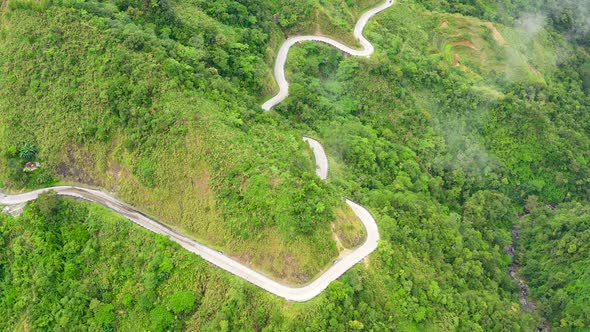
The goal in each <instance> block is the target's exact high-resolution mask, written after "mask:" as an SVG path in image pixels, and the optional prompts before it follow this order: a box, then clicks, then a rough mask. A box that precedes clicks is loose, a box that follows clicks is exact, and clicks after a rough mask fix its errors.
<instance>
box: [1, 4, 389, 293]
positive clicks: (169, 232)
mask: <svg viewBox="0 0 590 332" xmlns="http://www.w3.org/2000/svg"><path fill="white" fill-rule="evenodd" d="M391 5H393V0H387V1H386V2H385V3H384V4H382V5H380V6H378V7H376V8H373V9H371V10H369V11H367V12H366V13H364V14H363V15H362V16H361V18H360V19H359V21H358V22H357V24H356V26H355V28H354V36H355V37H356V38H358V39H359V41H360V43H361V45H362V46H363V49H361V50H355V49H352V48H350V47H348V46H346V45H344V44H341V43H340V42H337V41H335V40H333V39H330V38H326V37H322V36H299V37H293V38H289V39H287V41H285V43H284V44H283V45H282V46H281V49H280V50H279V54H278V56H277V60H276V64H275V78H276V80H277V82H278V84H279V87H280V91H279V93H278V94H277V95H276V96H274V97H273V98H272V99H270V100H269V101H267V102H266V103H264V105H262V108H264V109H266V110H269V109H271V108H272V107H274V106H276V105H277V104H278V103H280V102H281V101H283V100H284V99H285V98H286V97H287V96H288V95H289V83H288V82H287V80H286V78H285V70H284V68H285V62H286V60H287V54H288V52H289V48H291V46H293V45H294V44H296V43H299V42H302V41H319V42H323V43H326V44H329V45H332V46H334V47H336V48H338V49H340V50H341V51H343V52H345V53H348V54H351V55H356V56H369V55H371V54H372V53H373V50H374V49H373V45H372V44H371V43H370V42H369V41H368V40H367V39H366V38H365V37H364V36H363V34H362V32H363V29H364V27H365V25H366V24H367V22H368V21H369V19H370V18H371V17H373V16H374V15H375V14H377V13H379V12H380V11H382V10H384V9H386V8H388V7H390V6H391ZM304 140H305V141H306V142H307V143H308V144H309V145H310V147H311V148H312V150H313V152H314V156H315V160H316V164H317V174H318V176H319V177H320V178H321V179H322V180H325V179H327V177H328V158H327V157H326V153H325V151H324V148H323V147H322V145H321V144H320V143H319V142H318V141H316V140H314V139H312V138H309V137H304ZM48 191H55V192H56V193H57V194H58V195H62V196H70V197H75V198H80V199H84V200H87V201H91V202H95V203H99V204H101V205H104V206H106V207H107V208H109V209H111V210H113V211H115V212H117V213H119V214H121V215H123V216H125V217H126V218H128V219H129V220H131V221H133V222H134V223H136V224H138V225H140V226H142V227H144V228H146V229H148V230H150V231H152V232H154V233H158V234H162V235H164V236H167V237H168V238H170V240H172V241H174V242H176V243H178V244H180V245H181V246H182V247H183V248H185V249H186V250H188V251H190V252H193V253H195V254H197V255H199V256H201V257H202V258H203V259H204V260H206V261H208V262H210V263H211V264H213V265H216V266H217V267H220V268H222V269H223V270H225V271H227V272H229V273H232V274H234V275H236V276H238V277H240V278H242V279H244V280H246V281H249V282H251V283H253V284H254V285H256V286H258V287H260V288H262V289H265V290H267V291H269V292H271V293H273V294H275V295H277V296H280V297H283V298H285V299H287V300H289V301H296V302H305V301H308V300H310V299H312V298H314V297H316V296H317V295H319V294H320V293H321V292H322V291H323V290H324V289H326V288H327V287H328V285H329V284H330V283H331V282H332V281H334V280H336V279H338V278H339V277H340V276H342V274H344V273H345V272H346V271H348V270H349V269H350V268H351V267H353V266H354V265H356V264H357V263H358V262H360V261H361V260H363V259H364V258H365V257H367V256H368V255H369V254H370V253H372V252H373V251H374V250H375V249H377V242H378V241H379V230H378V228H377V223H376V222H375V219H374V218H373V216H372V215H371V213H369V211H367V209H365V208H364V207H362V206H361V205H359V204H357V203H355V202H353V201H351V200H349V199H346V203H347V204H348V205H349V206H350V207H351V208H352V210H353V212H354V213H355V214H356V215H357V216H358V218H359V219H360V220H361V222H362V223H363V225H364V226H365V228H366V230H367V239H366V241H365V243H363V244H362V245H361V246H360V247H358V248H357V249H355V250H354V251H352V252H350V253H349V254H348V255H346V256H344V257H340V258H339V259H337V260H336V261H334V263H333V264H332V265H331V266H330V267H329V268H328V269H327V270H326V271H325V272H324V273H322V274H321V275H320V276H319V277H318V278H316V279H315V280H313V281H312V282H311V283H310V284H308V285H306V286H303V287H289V286H286V285H283V284H281V283H279V282H277V281H275V280H272V279H270V278H269V277H267V276H265V275H263V274H261V273H259V272H257V271H255V270H253V269H251V268H249V267H247V266H245V265H243V264H241V263H240V262H238V261H235V260H233V259H231V258H229V257H227V256H226V255H224V254H223V253H221V252H219V251H217V250H215V249H211V248H209V247H207V246H205V245H204V244H202V243H199V242H197V241H195V240H193V239H191V238H189V237H188V236H186V235H184V234H182V233H180V232H178V231H175V230H173V229H172V228H170V227H168V226H166V225H164V224H162V223H160V222H158V221H156V220H153V219H151V218H149V217H147V216H146V215H144V214H142V213H141V212H139V211H137V210H135V209H134V208H132V207H131V206H129V205H127V204H126V203H124V202H121V201H119V200H118V199H116V198H114V197H112V196H110V195H108V194H106V193H104V192H102V191H99V190H94V189H88V188H82V187H75V186H57V187H50V188H44V189H39V190H35V191H31V192H28V193H23V194H18V195H7V194H2V193H0V205H9V206H11V205H15V204H21V203H26V202H30V201H33V200H35V199H37V197H39V194H41V193H45V192H48Z"/></svg>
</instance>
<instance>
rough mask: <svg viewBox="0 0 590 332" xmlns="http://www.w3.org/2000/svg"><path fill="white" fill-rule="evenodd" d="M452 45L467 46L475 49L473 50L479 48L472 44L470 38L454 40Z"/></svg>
mask: <svg viewBox="0 0 590 332" xmlns="http://www.w3.org/2000/svg"><path fill="white" fill-rule="evenodd" d="M453 46H465V47H469V48H470V49H472V50H475V51H479V50H480V49H479V48H477V47H476V46H475V45H473V43H472V42H471V40H462V41H458V42H454V43H453Z"/></svg>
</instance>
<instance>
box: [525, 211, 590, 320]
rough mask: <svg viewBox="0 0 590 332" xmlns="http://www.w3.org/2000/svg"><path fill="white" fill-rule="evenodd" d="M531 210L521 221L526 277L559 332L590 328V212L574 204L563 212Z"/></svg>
mask: <svg viewBox="0 0 590 332" xmlns="http://www.w3.org/2000/svg"><path fill="white" fill-rule="evenodd" d="M537 205H538V204H534V205H533V206H530V204H529V206H530V208H531V210H532V211H531V214H530V215H528V216H527V217H526V218H524V220H523V221H522V222H521V223H520V229H521V232H520V237H521V239H522V240H521V242H520V243H522V247H519V248H517V253H519V255H518V258H517V259H518V261H519V262H521V264H522V274H523V275H524V276H526V277H527V278H528V279H529V285H530V286H531V288H532V293H533V294H532V295H533V297H534V298H535V299H536V300H537V301H538V304H539V306H540V309H541V310H542V312H543V315H544V317H546V318H547V319H548V320H549V321H550V322H551V324H552V326H553V327H554V328H555V330H556V331H579V330H584V329H588V328H589V327H590V308H589V307H588V303H589V302H590V256H588V252H590V208H589V206H588V205H587V204H585V205H582V204H579V203H569V204H564V205H563V206H560V207H559V208H558V209H555V210H553V209H551V208H550V207H546V206H537Z"/></svg>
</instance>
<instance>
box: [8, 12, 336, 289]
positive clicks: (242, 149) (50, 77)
mask: <svg viewBox="0 0 590 332" xmlns="http://www.w3.org/2000/svg"><path fill="white" fill-rule="evenodd" d="M11 6H12V9H5V10H4V11H3V14H2V17H1V19H0V22H1V26H2V30H1V31H2V32H1V35H2V38H1V39H0V46H1V47H0V59H1V60H0V62H1V64H2V66H0V68H1V69H0V70H1V71H2V73H1V75H0V77H1V78H0V87H1V89H0V90H1V92H0V109H1V111H2V115H3V116H2V118H1V119H0V135H1V139H0V146H1V147H2V151H3V157H2V161H1V162H0V170H1V171H2V174H3V182H4V185H6V186H9V187H13V188H22V187H40V186H45V185H48V184H52V183H55V181H61V182H66V183H83V184H88V185H92V186H98V187H102V188H105V189H106V190H110V191H113V192H115V193H116V194H117V196H118V197H119V198H121V199H123V200H125V201H126V202H129V203H130V204H133V205H134V206H137V207H138V208H140V209H141V210H143V211H144V212H146V213H148V214H150V215H153V216H155V217H156V218H158V219H160V220H162V221H164V222H166V223H168V224H169V225H172V226H174V227H176V228H178V229H180V230H182V231H184V232H187V233H188V234H191V235H193V236H194V237H195V238H196V239H198V240H201V241H203V242H205V243H206V244H208V245H210V246H213V247H215V248H218V249H220V250H223V251H225V252H226V253H228V254H229V255H232V256H235V257H237V258H239V259H240V260H241V261H243V262H245V263H247V264H251V265H252V266H254V267H255V268H258V269H260V270H262V271H264V272H266V273H269V274H270V275H272V276H274V277H276V278H278V279H281V280H284V281H286V282H292V283H301V282H306V281H308V280H310V279H311V278H312V277H313V276H314V275H316V274H317V273H318V272H320V271H321V270H322V269H323V268H324V267H325V266H326V265H327V264H329V263H330V262H331V261H332V259H334V258H336V257H337V256H338V248H337V246H336V242H335V241H334V240H333V236H332V234H333V232H332V229H331V226H330V224H331V222H333V221H335V216H336V215H335V212H334V211H335V210H334V209H336V208H341V207H342V206H344V203H343V202H342V201H341V199H340V197H339V195H338V194H337V193H336V191H335V190H334V188H332V187H331V186H330V185H329V184H324V183H321V182H320V180H319V179H317V178H316V176H315V174H314V164H313V159H312V155H311V152H310V151H308V150H307V148H306V145H305V144H304V143H303V142H302V141H301V138H300V137H301V133H300V132H298V131H297V130H293V129H289V128H286V127H281V126H277V124H276V120H275V119H274V118H273V117H274V116H273V115H272V114H263V113H262V110H260V108H259V107H258V105H257V104H256V100H257V97H256V95H255V94H252V93H251V92H250V91H256V93H259V92H260V91H259V89H260V85H253V86H250V85H249V84H248V81H247V79H245V77H246V76H248V75H254V76H251V77H253V78H252V79H255V80H256V81H257V82H259V81H261V79H260V77H259V76H257V75H258V74H252V73H251V72H250V73H249V72H246V71H244V70H240V69H239V68H237V67H236V66H235V65H234V64H236V63H242V64H244V66H247V63H253V64H255V67H256V68H258V67H261V66H262V63H263V62H262V61H263V60H262V57H261V56H257V54H258V53H257V52H256V51H255V50H254V49H252V50H249V49H248V47H249V46H248V47H247V48H246V49H244V48H240V47H238V46H239V45H238V44H237V43H238V42H237V41H234V40H233V39H234V38H237V39H240V38H249V37H247V36H243V35H241V34H237V32H239V31H241V30H240V29H236V31H233V30H232V29H233V28H232V27H231V26H228V25H223V24H221V23H219V22H215V21H214V20H212V19H210V21H209V22H210V23H211V25H210V26H207V27H204V28H203V29H204V31H201V30H200V28H199V27H198V26H188V25H186V24H185V23H183V22H182V21H181V20H172V24H171V27H168V28H166V27H161V28H154V25H155V26H158V24H159V23H158V22H159V21H158V18H159V17H160V16H158V15H164V14H165V13H170V11H172V10H173V9H171V8H168V9H166V10H168V11H166V10H164V9H163V8H157V10H159V12H156V13H144V14H143V15H140V14H138V13H136V12H134V11H133V10H131V9H130V7H127V9H126V11H121V9H120V8H119V7H117V6H115V5H114V4H109V3H94V2H87V3H80V4H76V5H73V6H69V7H64V6H57V5H55V6H47V7H43V8H41V9H39V8H37V9H36V8H33V7H34V6H32V5H30V4H28V3H26V2H12V3H11ZM149 22H154V23H149ZM150 24H154V25H150ZM260 29H263V28H260ZM154 30H159V31H158V32H156V31H154ZM194 31H200V32H201V33H203V35H201V37H202V38H205V37H206V38H211V36H213V37H214V38H224V40H223V41H220V42H219V43H215V42H214V43H210V42H207V43H205V44H203V43H202V44H200V45H195V44H194V43H195V42H196V40H200V39H199V38H201V37H198V36H197V37H194V38H196V39H194V38H192V37H191V38H192V39H191V38H186V39H187V41H186V43H189V42H193V44H190V45H186V44H184V42H185V40H184V39H183V38H184V37H183V36H185V35H188V34H189V33H192V32H194ZM226 31H233V33H234V34H233V35H232V34H229V35H228V34H226ZM183 33H184V34H183ZM215 36H217V37H215ZM173 37H175V38H176V39H174V38H173ZM261 42H262V43H263V44H261V47H262V46H264V45H265V44H264V41H261ZM241 45H242V46H244V47H246V46H245V45H246V44H241ZM252 47H255V46H252ZM249 52H252V53H249ZM219 57H221V58H223V59H225V62H218V60H219V59H220V58H219ZM228 68H230V69H228ZM244 68H245V67H244ZM15 96H16V97H15ZM26 146H32V147H34V149H33V150H34V153H33V155H32V156H26V157H25V156H23V155H22V153H21V152H22V151H23V147H26ZM277 146H280V147H281V149H276V148H275V147H277ZM28 159H31V160H33V159H34V161H40V162H41V164H42V169H41V170H40V171H37V172H35V173H33V174H28V173H24V172H23V171H22V165H23V164H24V162H25V161H29V160H28ZM40 175H42V176H40ZM220 202H222V203H220Z"/></svg>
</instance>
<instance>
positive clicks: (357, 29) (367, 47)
mask: <svg viewBox="0 0 590 332" xmlns="http://www.w3.org/2000/svg"><path fill="white" fill-rule="evenodd" d="M393 3H394V2H393V0H386V1H385V2H384V3H383V4H382V5H380V6H378V7H375V8H373V9H369V10H368V11H366V12H365V13H364V14H363V15H362V16H361V17H360V18H359V20H358V22H356V25H355V26H354V37H355V38H356V39H358V40H359V42H360V43H361V45H362V47H363V48H362V49H360V50H355V49H354V48H350V47H348V46H346V45H344V44H342V43H340V42H338V41H336V40H334V39H331V38H328V37H324V36H296V37H291V38H289V39H287V40H286V41H285V42H284V43H283V45H281V48H280V49H279V54H277V60H276V61H275V68H274V74H275V80H276V81H277V84H278V85H279V93H277V94H276V96H274V97H272V98H271V99H269V100H267V101H266V102H265V103H264V104H262V108H263V109H264V110H267V111H268V110H270V109H271V108H273V107H275V106H276V105H278V104H280V103H281V102H282V101H283V100H285V98H287V97H288V96H289V82H287V78H286V77H285V63H287V55H288V54H289V49H291V47H292V46H293V45H295V44H297V43H301V42H305V41H316V42H320V43H325V44H328V45H331V46H334V47H336V48H337V49H339V50H341V51H342V52H344V53H348V54H350V55H353V56H364V57H368V56H370V55H371V54H373V52H374V51H375V48H374V47H373V44H371V43H370V42H369V41H368V40H367V38H365V36H364V35H363V30H364V29H365V26H366V25H367V23H368V22H369V20H370V19H371V18H372V17H373V16H375V15H377V14H378V13H379V12H382V11H383V10H385V9H387V8H389V7H391V6H393Z"/></svg>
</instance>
